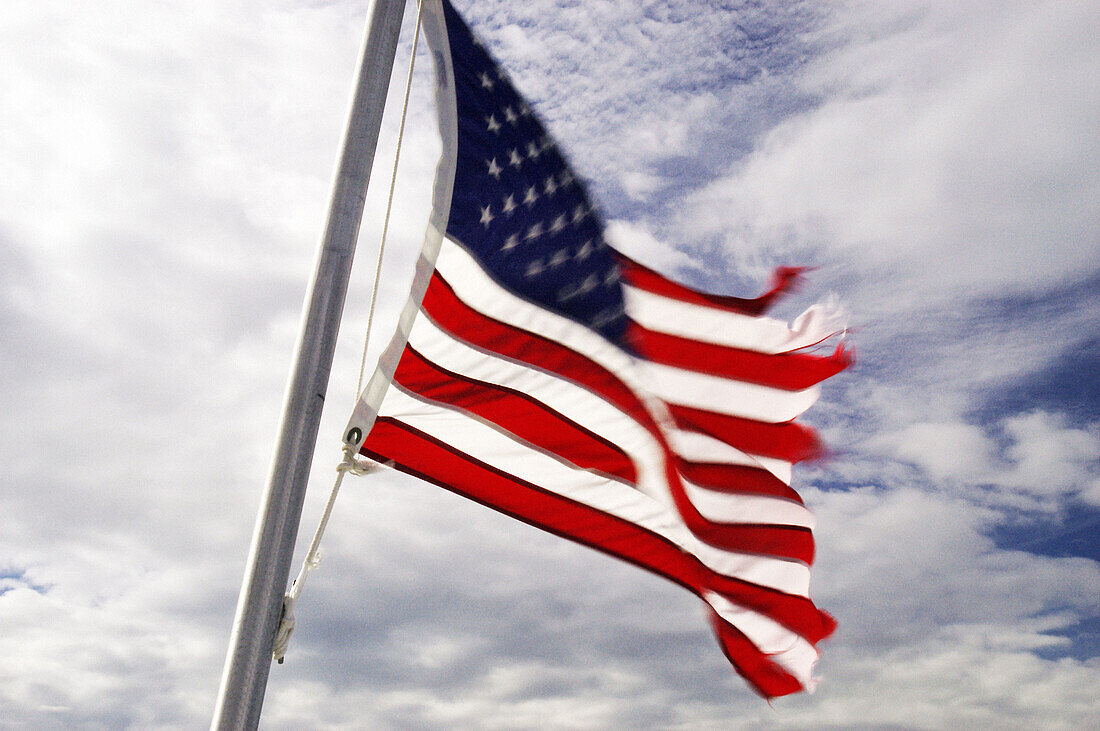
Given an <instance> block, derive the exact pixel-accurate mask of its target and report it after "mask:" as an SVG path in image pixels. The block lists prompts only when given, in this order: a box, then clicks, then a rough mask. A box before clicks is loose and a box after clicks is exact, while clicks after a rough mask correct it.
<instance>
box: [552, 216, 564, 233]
mask: <svg viewBox="0 0 1100 731" xmlns="http://www.w3.org/2000/svg"><path fill="white" fill-rule="evenodd" d="M563 228H565V214H564V213H563V214H562V215H560V216H558V217H557V218H555V219H554V222H553V223H552V224H550V233H557V232H558V231H561V230H562V229H563Z"/></svg>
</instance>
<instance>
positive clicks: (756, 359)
mask: <svg viewBox="0 0 1100 731" xmlns="http://www.w3.org/2000/svg"><path fill="white" fill-rule="evenodd" d="M627 338H628V339H629V342H630V344H631V346H632V347H633V348H634V349H635V351H636V352H637V353H638V354H639V355H641V356H642V357H643V358H645V359H646V360H651V361H653V362H655V363H662V364H664V365H668V366H673V367H675V368H682V369H684V370H688V371H694V372H696V373H706V374H708V375H711V376H719V377H721V378H728V379H731V380H735V381H744V382H745V383H755V384H758V385H761V386H770V387H771V388H779V389H783V390H785V391H801V390H802V389H805V388H809V387H810V386H813V385H814V384H817V383H821V382H822V381H824V380H825V379H826V378H828V377H830V376H834V375H836V374H837V373H839V372H840V371H842V370H844V369H845V368H846V367H848V364H849V363H850V361H851V358H850V356H849V354H848V353H847V352H846V351H845V350H844V349H843V348H840V347H838V348H837V349H836V350H835V351H834V352H833V354H832V355H828V356H820V355H812V354H809V353H760V352H757V351H753V350H745V349H742V348H730V347H728V346H725V345H715V344H714V343H704V342H700V341H698V340H692V339H690V338H682V337H679V336H677V335H669V334H667V333H662V332H656V331H654V330H648V329H646V328H644V327H642V326H641V325H639V324H638V323H636V322H630V324H629V325H628V327H627Z"/></svg>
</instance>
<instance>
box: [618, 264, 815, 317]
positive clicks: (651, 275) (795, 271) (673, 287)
mask: <svg viewBox="0 0 1100 731" xmlns="http://www.w3.org/2000/svg"><path fill="white" fill-rule="evenodd" d="M615 253H616V256H617V257H618V259H619V267H620V268H621V270H622V275H623V280H624V281H625V282H626V283H627V284H629V285H631V286H632V287H637V288H638V289H644V290H646V291H647V292H652V293H653V294H659V295H662V296H664V297H668V298H669V299H674V300H679V301H680V302H689V303H691V304H694V305H704V306H706V307H713V308H715V309H719V310H726V311H727V312H736V313H738V314H741V315H751V316H754V317H755V316H759V315H762V314H764V313H765V312H767V310H768V308H769V307H771V306H772V304H774V303H775V301H776V300H777V299H778V298H779V297H780V296H782V295H783V293H784V292H787V291H790V290H792V289H793V288H794V287H795V286H796V285H797V283H798V278H799V277H800V276H801V275H802V272H804V271H806V268H805V267H779V268H778V269H776V270H775V271H774V272H773V273H772V281H771V289H770V290H768V291H767V292H765V293H764V294H762V295H760V296H759V297H754V298H752V299H744V298H742V297H730V296H727V295H719V294H709V293H707V292H700V291H699V290H697V289H691V288H690V287H685V286H684V285H682V284H677V283H676V282H673V281H672V280H671V279H668V278H666V277H664V276H663V275H661V274H658V273H657V272H655V271H654V270H652V269H650V268H649V267H647V266H644V265H642V264H639V263H638V262H636V261H634V260H633V259H630V258H628V257H626V256H623V255H622V254H620V253H619V252H615Z"/></svg>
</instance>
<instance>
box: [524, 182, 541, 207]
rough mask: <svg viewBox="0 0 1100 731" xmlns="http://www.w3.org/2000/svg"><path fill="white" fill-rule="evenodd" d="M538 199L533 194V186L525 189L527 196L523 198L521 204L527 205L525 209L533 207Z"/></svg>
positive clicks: (535, 194) (536, 195)
mask: <svg viewBox="0 0 1100 731" xmlns="http://www.w3.org/2000/svg"><path fill="white" fill-rule="evenodd" d="M538 199H539V194H538V193H536V192H535V186H533V185H532V186H531V187H530V188H528V189H527V195H525V196H523V202H524V203H526V204H527V207H528V208H530V207H531V206H533V205H535V201H537V200H538Z"/></svg>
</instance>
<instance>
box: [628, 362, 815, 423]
mask: <svg viewBox="0 0 1100 731" xmlns="http://www.w3.org/2000/svg"><path fill="white" fill-rule="evenodd" d="M639 368H640V369H642V372H643V373H644V379H645V383H646V385H647V386H648V387H649V389H650V391H652V393H653V394H654V395H656V396H657V397H659V398H661V399H663V400H664V401H665V402H666V403H670V404H681V405H683V406H692V407H695V408H697V409H708V410H710V411H719V412H721V413H724V414H729V415H731V416H739V417H741V418H744V419H753V420H756V421H763V422H767V423H769V424H778V423H781V422H784V421H790V420H791V419H794V418H796V417H798V416H800V415H801V414H802V413H803V412H804V411H806V409H808V408H810V407H811V406H813V404H814V401H817V397H818V395H819V394H820V391H821V389H820V387H819V386H816V385H814V386H810V387H809V388H806V389H803V390H801V391H784V390H782V389H778V388H770V387H768V386H760V385H757V384H755V383H744V382H742V381H735V380H731V379H729V378H722V377H719V376H710V375H706V374H703V373H697V372H695V371H689V370H684V369H682V368H675V367H673V366H667V365H664V364H663V363H653V362H646V363H641V364H639Z"/></svg>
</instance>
